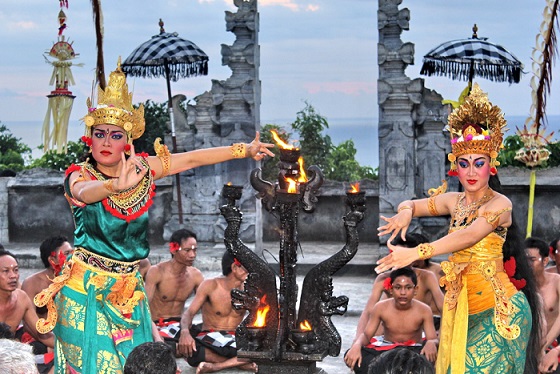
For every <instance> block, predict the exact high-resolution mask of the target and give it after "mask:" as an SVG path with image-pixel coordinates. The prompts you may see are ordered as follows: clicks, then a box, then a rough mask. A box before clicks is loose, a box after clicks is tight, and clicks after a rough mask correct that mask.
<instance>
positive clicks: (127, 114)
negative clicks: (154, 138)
mask: <svg viewBox="0 0 560 374" xmlns="http://www.w3.org/2000/svg"><path fill="white" fill-rule="evenodd" d="M86 103H87V106H88V114H87V115H86V116H85V117H84V118H83V120H84V122H85V124H86V136H91V129H92V128H93V127H94V126H97V125H102V124H109V125H115V126H119V127H121V128H122V129H124V130H125V131H126V133H127V135H128V143H129V144H130V143H132V140H134V139H138V138H139V137H140V136H142V134H143V133H144V129H145V127H146V122H145V120H144V105H140V107H139V108H138V109H134V107H133V106H132V92H128V84H127V83H126V75H125V74H124V73H123V71H122V70H121V58H120V57H119V60H118V62H117V69H116V70H115V71H113V72H111V74H110V75H109V83H108V84H107V87H106V88H105V91H104V90H102V89H101V88H100V87H98V88H97V107H93V106H92V103H91V98H88V99H87V102H86Z"/></svg>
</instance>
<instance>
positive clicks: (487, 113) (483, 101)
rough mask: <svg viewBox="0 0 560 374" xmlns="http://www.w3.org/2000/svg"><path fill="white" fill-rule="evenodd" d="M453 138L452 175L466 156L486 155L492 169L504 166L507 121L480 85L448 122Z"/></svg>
mask: <svg viewBox="0 0 560 374" xmlns="http://www.w3.org/2000/svg"><path fill="white" fill-rule="evenodd" d="M447 123H448V127H449V133H450V136H451V153H449V154H448V155H447V158H448V159H449V161H450V162H451V169H450V170H449V173H448V174H449V175H457V164H456V160H457V157H459V156H462V155H465V154H483V155H487V156H489V157H490V166H491V167H492V168H494V171H495V167H496V166H498V165H500V162H499V161H498V160H497V157H498V152H499V151H500V148H502V147H503V145H502V141H503V137H504V131H505V126H506V124H507V123H506V120H505V118H504V114H503V113H502V110H501V109H500V107H498V106H496V105H492V103H491V102H490V101H489V100H488V95H487V94H486V93H484V92H483V91H482V90H481V89H480V86H479V85H478V84H476V83H475V84H474V86H473V89H472V91H471V93H470V94H469V96H468V97H467V98H466V100H465V101H464V103H462V104H461V105H460V106H459V107H458V108H456V109H455V110H454V111H453V112H452V113H451V114H450V115H449V117H448V119H447Z"/></svg>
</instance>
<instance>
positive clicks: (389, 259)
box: [375, 242, 419, 274]
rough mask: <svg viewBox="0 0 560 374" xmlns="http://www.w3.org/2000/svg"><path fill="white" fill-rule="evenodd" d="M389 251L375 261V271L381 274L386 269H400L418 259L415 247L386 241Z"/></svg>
mask: <svg viewBox="0 0 560 374" xmlns="http://www.w3.org/2000/svg"><path fill="white" fill-rule="evenodd" d="M387 247H388V248H389V251H390V253H389V254H388V255H387V256H385V257H383V258H382V259H380V260H379V261H377V265H378V266H377V267H376V268H375V272H376V273H377V274H381V273H383V272H385V271H388V270H395V269H400V268H403V267H405V266H408V265H410V264H412V263H413V262H414V261H416V260H418V258H419V256H418V251H417V250H416V248H407V247H401V246H398V245H393V244H391V242H387Z"/></svg>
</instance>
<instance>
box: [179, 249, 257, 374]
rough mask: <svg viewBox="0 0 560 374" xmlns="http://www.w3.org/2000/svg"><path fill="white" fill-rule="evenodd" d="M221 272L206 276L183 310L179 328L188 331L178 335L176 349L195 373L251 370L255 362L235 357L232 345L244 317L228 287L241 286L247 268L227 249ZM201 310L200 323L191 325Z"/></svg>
mask: <svg viewBox="0 0 560 374" xmlns="http://www.w3.org/2000/svg"><path fill="white" fill-rule="evenodd" d="M222 274H223V276H219V277H216V278H212V279H206V280H205V281H204V282H202V284H201V285H200V287H199V288H198V290H197V292H196V295H195V297H194V299H193V301H192V303H191V304H190V305H189V307H188V308H187V310H186V311H185V312H184V313H183V317H182V318H181V329H182V330H183V331H187V330H188V329H189V328H190V331H191V334H181V338H180V340H179V346H178V349H177V350H178V352H179V353H180V354H181V355H183V356H185V357H186V358H187V362H188V363H189V365H191V366H196V367H197V369H196V372H197V374H198V373H213V372H216V371H220V370H224V369H228V368H232V367H237V368H239V369H243V370H248V371H252V372H256V371H257V366H256V364H254V363H252V362H249V361H247V360H243V359H238V358H237V349H236V348H235V329H236V328H237V326H238V325H239V324H240V323H241V321H242V320H243V317H244V316H245V312H244V311H237V310H235V309H234V308H233V307H232V305H231V290H232V289H234V288H237V289H243V284H244V282H245V278H247V274H248V273H247V270H246V269H245V268H244V267H243V266H242V265H241V263H239V262H238V261H237V260H236V259H234V258H233V256H232V255H231V254H230V253H229V252H225V253H224V256H223V257H222ZM201 309H202V326H200V325H192V321H193V318H194V316H195V315H196V313H198V311H199V310H201Z"/></svg>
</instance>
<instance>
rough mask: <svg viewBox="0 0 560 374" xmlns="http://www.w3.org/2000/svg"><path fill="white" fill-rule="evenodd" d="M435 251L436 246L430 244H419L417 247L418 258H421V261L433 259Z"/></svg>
mask: <svg viewBox="0 0 560 374" xmlns="http://www.w3.org/2000/svg"><path fill="white" fill-rule="evenodd" d="M435 250H436V249H435V248H434V246H433V245H431V244H430V243H422V244H418V246H417V247H416V251H417V252H418V257H420V260H426V259H428V258H430V257H432V255H433V254H434V251H435Z"/></svg>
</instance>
